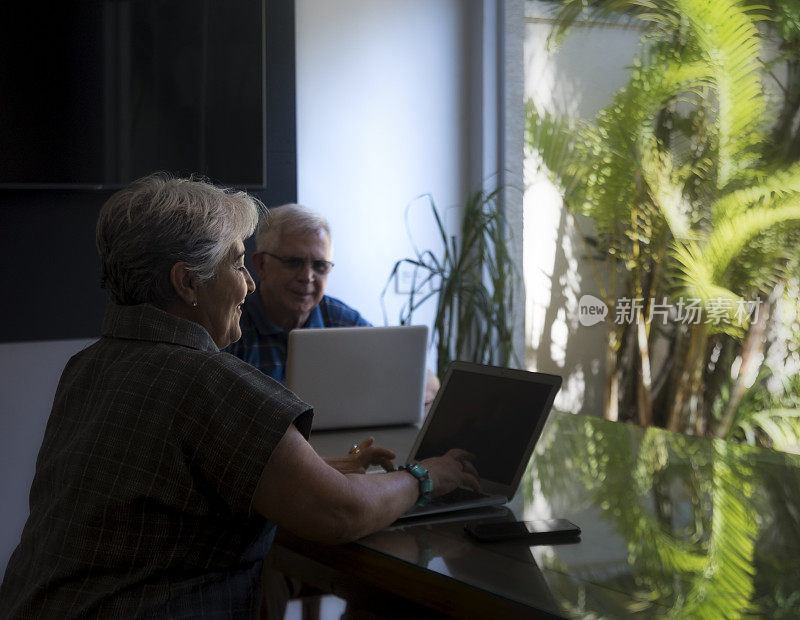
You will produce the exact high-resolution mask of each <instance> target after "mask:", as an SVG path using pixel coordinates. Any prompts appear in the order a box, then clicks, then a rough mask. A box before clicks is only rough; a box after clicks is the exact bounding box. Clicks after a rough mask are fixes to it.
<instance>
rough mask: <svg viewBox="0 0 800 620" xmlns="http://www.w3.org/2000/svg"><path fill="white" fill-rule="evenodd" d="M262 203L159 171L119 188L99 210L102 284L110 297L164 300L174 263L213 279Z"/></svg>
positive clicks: (169, 297) (170, 295)
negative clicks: (181, 264)
mask: <svg viewBox="0 0 800 620" xmlns="http://www.w3.org/2000/svg"><path fill="white" fill-rule="evenodd" d="M265 210H266V209H265V208H264V205H263V204H262V203H261V202H260V201H259V200H258V199H256V198H253V197H252V196H249V195H248V194H247V193H246V192H241V191H234V190H230V189H222V188H219V187H215V186H214V185H211V184H210V183H207V182H205V181H203V180H201V179H198V178H194V177H192V178H188V179H182V178H175V177H172V176H170V175H168V174H164V173H156V174H151V175H149V176H146V177H143V178H141V179H138V180H136V181H134V182H133V183H131V184H130V185H128V186H127V187H125V188H123V189H121V190H119V191H118V192H116V193H115V194H114V195H112V196H111V198H109V199H108V200H107V201H106V203H105V204H104V205H103V208H102V209H100V215H99V216H98V219H97V230H96V242H97V251H98V252H99V254H100V264H101V267H102V284H101V286H103V287H104V288H106V289H108V291H109V292H110V293H111V297H112V299H113V301H114V302H116V303H118V304H122V305H133V304H140V303H146V302H147V303H151V304H154V305H156V306H159V307H165V306H166V305H168V304H169V303H170V302H171V301H173V300H174V299H175V292H174V291H173V288H172V284H171V282H170V271H171V269H172V266H173V265H174V264H175V263H177V262H180V261H184V262H186V263H187V264H188V269H190V270H191V271H193V272H194V275H195V278H196V280H197V282H198V283H202V282H205V281H207V280H210V279H211V278H212V277H213V276H214V274H215V273H216V271H217V268H218V267H219V265H220V263H221V262H222V261H223V260H224V259H225V258H226V256H227V255H228V253H229V252H230V250H231V248H232V247H233V245H234V244H235V243H236V242H237V241H240V240H243V239H246V238H247V237H249V236H250V235H252V234H253V231H254V230H255V228H256V224H257V223H258V217H259V215H260V213H263V212H264V211H265Z"/></svg>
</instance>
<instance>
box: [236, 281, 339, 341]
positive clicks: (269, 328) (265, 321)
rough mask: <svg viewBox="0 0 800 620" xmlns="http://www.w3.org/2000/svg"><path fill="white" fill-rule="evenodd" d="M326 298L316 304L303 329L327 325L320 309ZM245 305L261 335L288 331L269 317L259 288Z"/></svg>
mask: <svg viewBox="0 0 800 620" xmlns="http://www.w3.org/2000/svg"><path fill="white" fill-rule="evenodd" d="M325 299H326V297H325V296H323V297H322V301H321V302H320V303H319V304H317V305H316V306H314V308H313V309H312V310H311V312H310V313H309V315H308V319H307V320H306V322H305V324H303V325H302V329H305V328H308V327H325V324H324V323H323V322H322V311H321V310H320V306H321V305H322V304H323V303H324V301H325ZM245 305H246V306H248V311H249V313H250V316H251V317H252V319H253V326H254V327H255V328H256V331H257V332H258V333H259V334H260V335H262V336H271V335H273V334H280V333H286V332H285V330H283V329H281V328H280V327H278V326H277V325H276V324H275V323H273V322H272V319H270V318H269V315H268V314H267V309H266V308H265V307H264V300H263V299H261V294H260V293H259V292H258V289H256V291H255V292H254V293H253V294H252V295H250V297H248V299H247V301H246V302H245Z"/></svg>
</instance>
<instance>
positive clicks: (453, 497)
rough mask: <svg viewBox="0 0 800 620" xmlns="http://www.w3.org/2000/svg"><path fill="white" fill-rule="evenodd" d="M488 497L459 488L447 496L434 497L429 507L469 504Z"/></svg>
mask: <svg viewBox="0 0 800 620" xmlns="http://www.w3.org/2000/svg"><path fill="white" fill-rule="evenodd" d="M484 497H487V496H486V494H485V493H478V492H477V491H473V490H472V489H465V488H463V487H458V488H457V489H456V490H455V491H450V493H447V494H446V495H440V496H439V497H434V498H432V499H431V501H430V502H429V504H428V505H429V506H447V505H448V504H452V503H459V502H468V501H470V500H473V499H482V498H484Z"/></svg>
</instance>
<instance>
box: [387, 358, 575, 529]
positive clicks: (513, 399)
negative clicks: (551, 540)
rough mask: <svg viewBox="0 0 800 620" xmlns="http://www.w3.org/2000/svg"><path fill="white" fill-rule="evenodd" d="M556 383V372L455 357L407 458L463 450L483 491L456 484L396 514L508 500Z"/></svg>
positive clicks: (558, 385) (541, 425)
mask: <svg viewBox="0 0 800 620" xmlns="http://www.w3.org/2000/svg"><path fill="white" fill-rule="evenodd" d="M560 388H561V377H559V376H556V375H549V374H545V373H540V372H528V371H524V370H513V369H510V368H498V367H495V366H484V365H480V364H472V363H468V362H453V363H452V364H451V365H450V367H449V368H448V370H447V374H446V375H445V378H444V381H443V382H442V387H441V389H440V390H439V394H438V395H437V397H436V400H434V402H433V404H432V405H431V409H430V412H429V413H428V416H427V418H426V419H425V424H424V425H423V427H422V429H421V430H420V432H419V434H418V435H417V440H416V441H415V442H414V446H413V448H411V453H410V454H409V455H408V460H407V461H406V462H410V461H421V460H423V459H426V458H428V457H431V456H439V455H442V454H444V453H445V452H447V451H448V450H450V449H451V448H462V449H464V450H467V451H469V452H471V453H472V454H474V455H475V461H474V465H475V467H476V469H477V470H478V474H479V479H480V483H481V488H482V490H483V493H476V492H474V491H471V490H469V489H456V490H455V491H454V492H453V493H450V494H448V495H444V496H441V497H437V498H434V499H433V501H432V502H431V503H430V504H428V505H427V506H415V507H414V508H412V509H411V510H410V511H408V512H407V513H405V514H404V515H403V516H402V517H400V518H401V519H402V518H406V517H416V516H420V515H428V514H434V513H440V512H447V511H450V510H464V509H468V508H479V507H482V506H491V505H499V504H505V503H506V502H508V501H509V500H510V499H511V498H512V497H513V495H514V493H516V492H517V487H518V486H519V481H520V480H521V479H522V474H523V473H525V468H526V467H527V465H528V461H529V459H530V456H531V453H532V452H533V448H534V446H535V445H536V442H537V441H538V440H539V437H540V436H541V434H542V429H543V428H544V423H545V421H546V420H547V416H548V415H549V414H550V409H551V408H552V406H553V400H554V399H555V397H556V394H557V393H558V390H559V389H560Z"/></svg>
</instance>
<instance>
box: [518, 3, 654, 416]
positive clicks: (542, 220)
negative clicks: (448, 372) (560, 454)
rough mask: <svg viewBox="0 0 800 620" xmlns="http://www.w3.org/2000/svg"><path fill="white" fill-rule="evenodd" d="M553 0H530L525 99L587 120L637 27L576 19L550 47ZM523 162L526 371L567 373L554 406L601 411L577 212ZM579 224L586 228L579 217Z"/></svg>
mask: <svg viewBox="0 0 800 620" xmlns="http://www.w3.org/2000/svg"><path fill="white" fill-rule="evenodd" d="M550 11H552V5H550V4H545V3H540V2H536V1H534V0H531V1H529V2H528V4H527V7H526V14H527V25H526V35H525V97H526V99H532V100H533V101H534V102H535V103H536V104H537V105H538V106H539V107H541V108H542V109H546V110H549V111H553V112H558V113H561V114H568V115H570V116H573V117H579V118H583V119H591V118H593V117H594V116H595V114H596V113H597V111H598V110H600V109H601V108H602V107H603V106H605V105H606V104H607V103H608V102H609V100H610V98H611V97H612V95H613V94H614V93H615V92H616V91H617V90H618V89H619V88H620V87H621V86H622V85H623V84H624V83H625V82H626V80H627V77H628V69H627V67H628V65H630V63H631V62H632V59H633V55H634V52H635V50H636V46H637V44H638V40H639V35H640V31H639V30H638V29H636V28H630V27H626V26H616V25H602V26H597V27H594V28H587V27H586V26H585V25H576V26H575V28H574V29H573V31H572V33H571V35H570V36H568V37H567V39H566V40H565V41H564V44H563V45H562V46H561V47H560V48H559V49H558V50H555V51H552V52H548V49H547V36H548V33H549V32H550V27H551V22H550V21H549V18H550V16H551V13H550ZM537 168H538V161H537V158H536V157H535V156H528V157H527V158H526V161H525V187H526V190H525V196H524V277H525V287H526V291H527V299H526V326H527V327H526V330H527V335H526V362H527V366H528V368H529V369H531V370H539V371H542V372H552V373H556V374H560V375H562V376H563V377H564V384H563V387H562V389H561V392H560V393H559V396H558V399H557V400H556V403H555V407H556V408H557V409H561V410H564V411H572V412H581V413H586V414H593V415H601V414H602V402H603V392H604V389H605V377H604V373H605V367H604V342H605V338H606V328H605V324H604V323H599V324H597V325H593V326H591V327H584V326H582V325H580V323H579V322H578V320H577V316H578V315H577V312H578V300H579V299H580V297H581V296H582V295H585V294H589V295H595V296H598V295H599V290H598V285H597V280H596V277H595V274H594V272H593V271H592V269H591V268H590V265H589V264H588V262H587V261H586V259H585V253H586V251H585V248H584V243H583V241H582V239H581V237H580V235H579V234H578V232H577V230H576V228H575V222H574V218H573V216H572V215H571V214H569V213H567V212H566V210H565V209H564V208H563V204H562V201H561V197H560V194H559V192H558V190H557V188H556V187H555V186H554V185H553V184H552V183H551V182H550V181H549V180H548V179H547V177H546V175H545V174H543V173H539V172H537ZM581 224H582V227H583V229H584V230H587V231H588V230H589V229H588V228H587V227H586V225H585V224H586V223H585V222H582V223H581Z"/></svg>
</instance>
